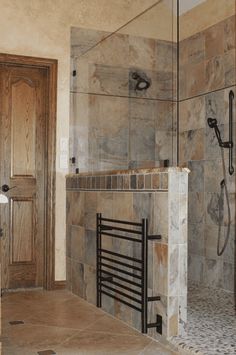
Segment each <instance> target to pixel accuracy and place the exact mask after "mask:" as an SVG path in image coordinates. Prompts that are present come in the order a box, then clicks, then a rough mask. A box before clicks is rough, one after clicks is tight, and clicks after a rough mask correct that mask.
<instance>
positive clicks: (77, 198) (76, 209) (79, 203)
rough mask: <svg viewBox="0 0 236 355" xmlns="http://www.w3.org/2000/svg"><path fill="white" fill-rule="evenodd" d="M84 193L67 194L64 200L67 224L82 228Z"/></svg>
mask: <svg viewBox="0 0 236 355" xmlns="http://www.w3.org/2000/svg"><path fill="white" fill-rule="evenodd" d="M84 197H85V195H84V193H83V192H77V191H76V192H75V191H73V192H68V193H67V200H66V204H67V205H66V209H67V224H68V225H70V224H72V225H78V226H83V223H84Z"/></svg>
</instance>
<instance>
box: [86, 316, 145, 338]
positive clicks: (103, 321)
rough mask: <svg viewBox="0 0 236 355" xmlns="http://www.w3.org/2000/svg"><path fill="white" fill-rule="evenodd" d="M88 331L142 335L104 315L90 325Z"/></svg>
mask: <svg viewBox="0 0 236 355" xmlns="http://www.w3.org/2000/svg"><path fill="white" fill-rule="evenodd" d="M86 330H87V331H91V332H105V333H114V334H126V335H136V336H140V333H139V332H138V331H137V330H135V329H133V328H131V327H129V326H127V325H126V324H125V323H123V322H121V321H119V320H117V319H115V318H112V317H111V316H107V315H104V316H103V317H102V318H100V319H99V320H98V321H97V322H95V323H93V324H92V325H90V326H89V327H88V328H87V329H86Z"/></svg>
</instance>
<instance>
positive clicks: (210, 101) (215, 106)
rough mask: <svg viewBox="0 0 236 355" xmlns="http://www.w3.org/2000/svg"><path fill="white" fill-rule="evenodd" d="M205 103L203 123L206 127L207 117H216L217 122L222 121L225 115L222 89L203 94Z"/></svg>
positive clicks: (221, 122)
mask: <svg viewBox="0 0 236 355" xmlns="http://www.w3.org/2000/svg"><path fill="white" fill-rule="evenodd" d="M205 104H206V120H205V125H206V127H208V124H207V118H208V117H211V118H216V119H217V122H219V124H223V123H224V117H225V112H224V111H225V104H224V91H223V90H222V91H216V92H212V93H209V94H207V95H206V96H205Z"/></svg>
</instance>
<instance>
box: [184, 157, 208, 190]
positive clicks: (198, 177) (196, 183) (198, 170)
mask: <svg viewBox="0 0 236 355" xmlns="http://www.w3.org/2000/svg"><path fill="white" fill-rule="evenodd" d="M205 166H206V165H205V163H204V162H203V161H198V160H195V161H189V162H188V168H189V169H190V174H189V191H191V192H201V191H203V190H204V169H205Z"/></svg>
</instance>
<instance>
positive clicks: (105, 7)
mask: <svg viewBox="0 0 236 355" xmlns="http://www.w3.org/2000/svg"><path fill="white" fill-rule="evenodd" d="M156 2H157V1H156V0H66V1H65V0H0V33H1V41H0V51H1V52H2V53H11V54H18V55H29V56H36V57H47V58H54V59H58V106H57V112H58V113H57V147H59V140H60V137H68V135H69V80H70V27H71V26H78V27H84V28H92V29H98V30H104V31H114V30H116V29H118V28H119V27H120V26H122V25H124V24H125V23H126V22H128V21H129V20H131V19H132V18H133V17H135V16H137V15H138V14H139V13H140V12H142V11H143V10H145V9H146V8H148V7H149V6H151V5H153V4H154V3H156ZM58 150H59V149H58ZM58 158H59V156H58V154H57V175H56V280H64V279H65V175H66V173H67V170H61V169H59V163H58V161H59V159H58Z"/></svg>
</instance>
